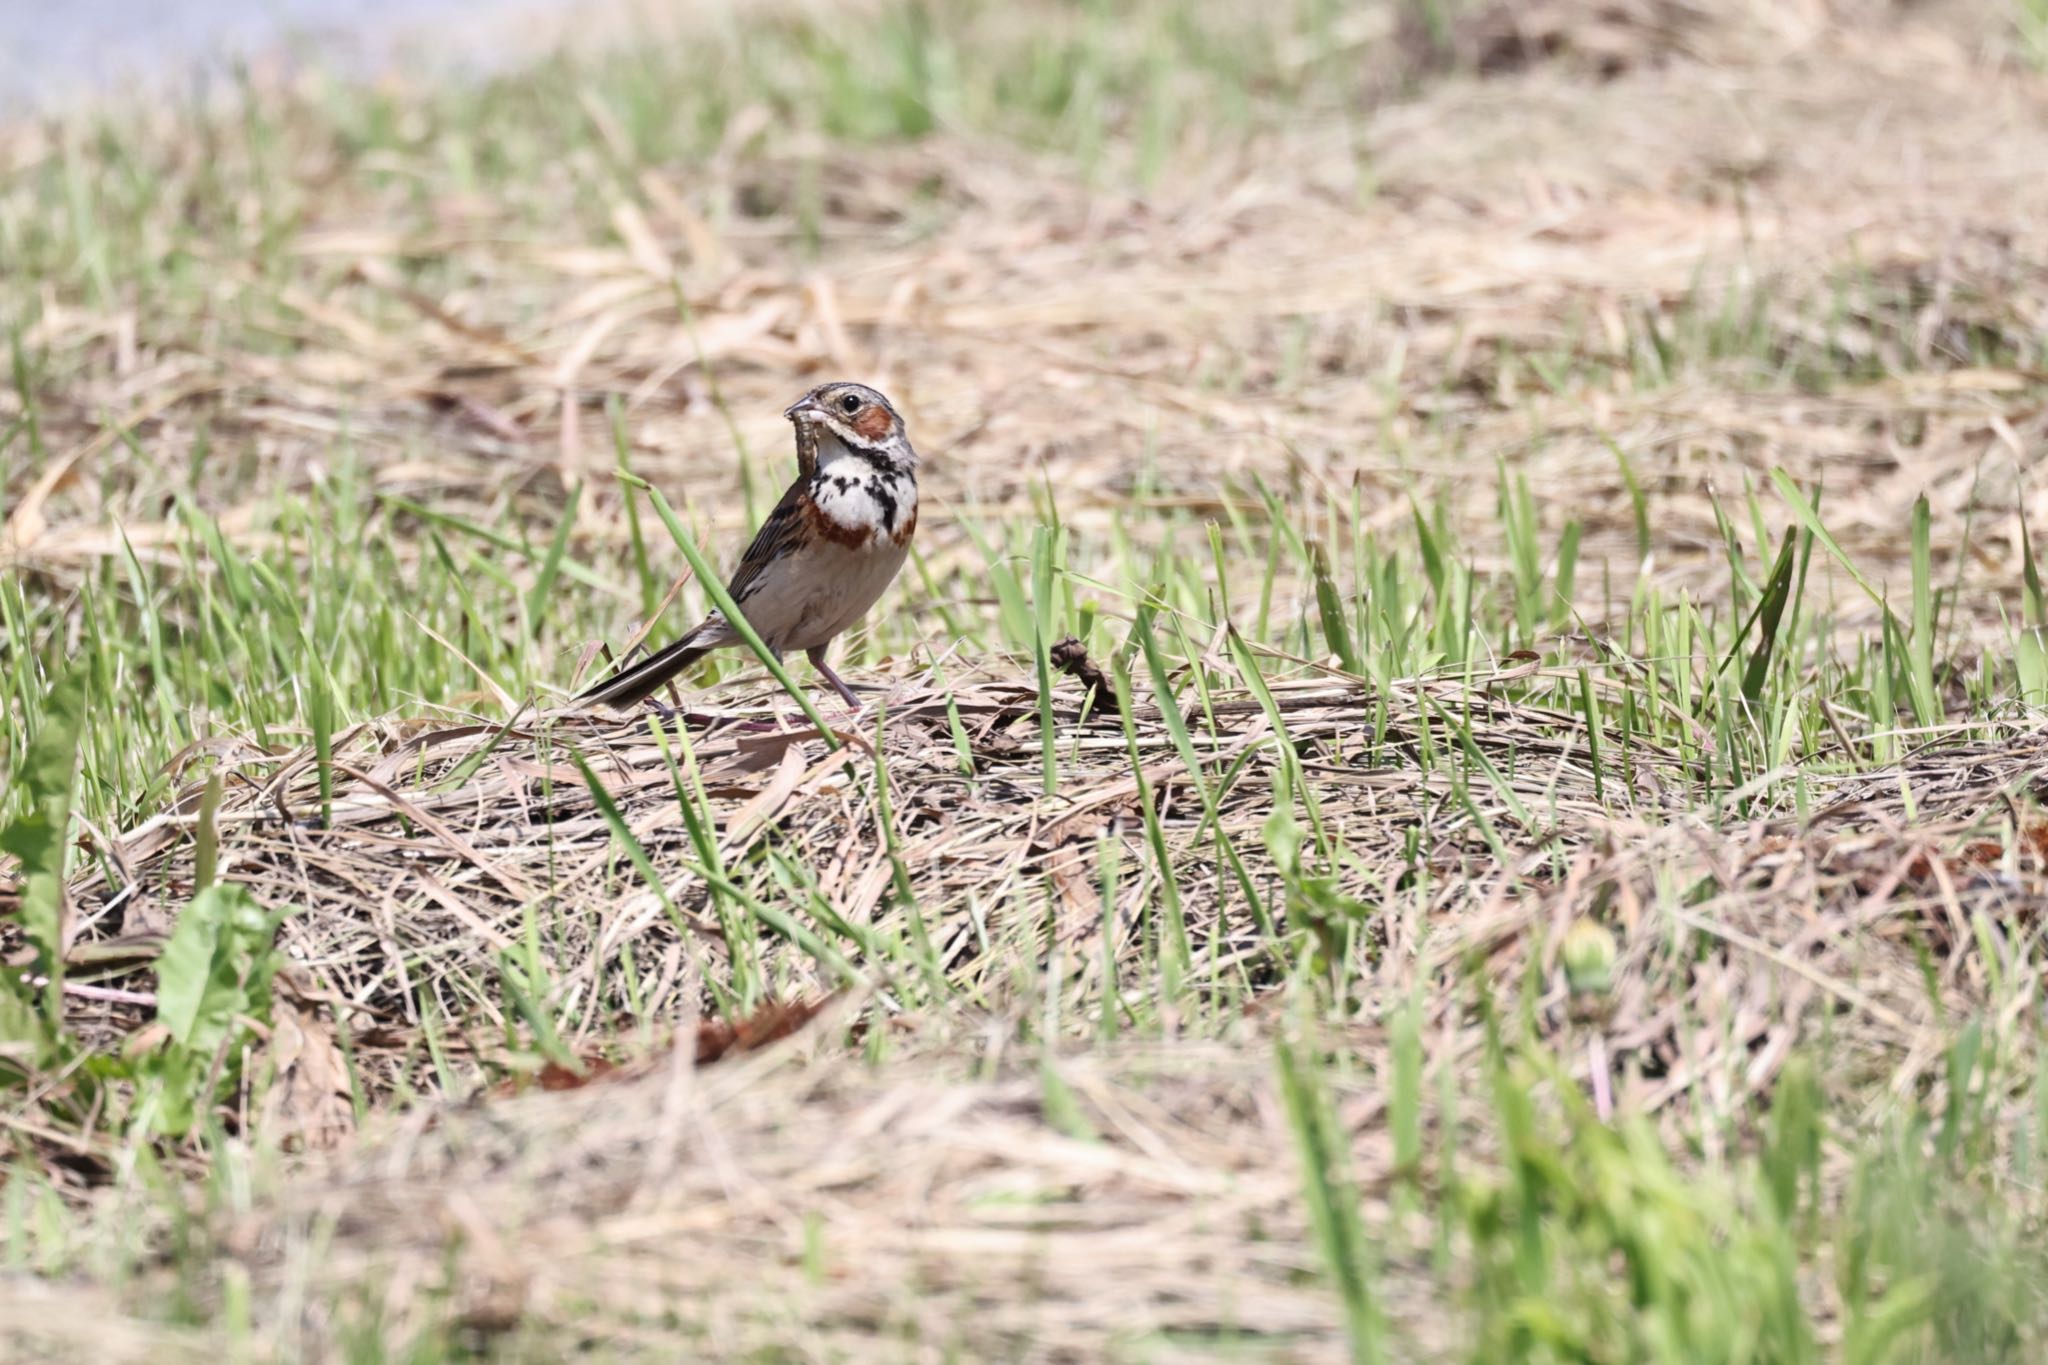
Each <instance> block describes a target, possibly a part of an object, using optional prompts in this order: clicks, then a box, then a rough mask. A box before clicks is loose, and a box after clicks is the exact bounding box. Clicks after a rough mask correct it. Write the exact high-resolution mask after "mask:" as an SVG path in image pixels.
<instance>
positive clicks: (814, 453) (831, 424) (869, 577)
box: [576, 382, 917, 708]
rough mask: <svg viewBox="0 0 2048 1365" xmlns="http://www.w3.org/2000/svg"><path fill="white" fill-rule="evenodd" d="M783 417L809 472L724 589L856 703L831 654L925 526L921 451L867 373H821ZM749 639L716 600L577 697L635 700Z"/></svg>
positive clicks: (616, 702)
mask: <svg viewBox="0 0 2048 1365" xmlns="http://www.w3.org/2000/svg"><path fill="white" fill-rule="evenodd" d="M783 416H785V417H787V418H788V419H789V420H790V421H791V422H794V423H795V424H796V435H797V463H798V466H799V471H800V472H799V473H798V475H797V480H796V482H795V483H793V484H791V485H790V486H789V491H788V492H786V493H784V494H783V495H782V501H780V502H778V503H776V504H775V510H774V511H772V512H770V513H769V514H768V519H767V520H766V521H764V522H762V523H761V529H760V530H759V531H758V532H756V533H755V535H754V540H753V543H752V544H751V545H749V546H747V552H746V554H745V555H743V556H741V558H740V566H739V568H738V569H736V570H735V571H734V572H733V576H732V582H730V583H729V584H727V585H726V591H727V592H728V593H729V594H731V596H732V600H733V603H734V604H735V605H736V606H738V607H739V608H740V610H741V611H742V612H743V613H744V614H745V616H746V618H747V623H748V624H749V625H751V626H753V628H754V630H755V631H756V633H758V634H759V635H760V637H761V640H762V643H764V644H766V645H767V646H768V648H769V649H771V650H773V651H774V653H775V656H776V657H777V658H778V659H779V658H781V657H782V654H783V652H784V651H786V650H792V649H801V650H803V651H804V654H805V656H806V657H808V658H809V659H810V661H811V666H812V667H813V668H815V669H817V670H818V672H819V673H820V674H821V675H822V676H823V677H824V679H825V681H827V682H829V683H831V684H832V686H833V687H834V688H836V689H837V690H838V692H839V695H840V696H842V697H844V698H845V699H846V704H847V705H848V706H852V707H856V708H857V707H859V705H860V698H859V697H857V696H855V695H854V692H853V689H852V688H850V687H848V686H847V685H846V684H845V683H844V682H842V681H841V680H840V678H839V675H838V674H837V673H834V672H833V671H832V669H831V667H830V666H829V665H827V664H826V662H825V647H826V646H827V645H829V644H831V643H832V641H833V640H834V639H835V638H837V637H838V635H839V634H840V633H841V632H842V631H844V630H846V629H847V627H849V626H851V625H852V624H853V623H854V622H856V621H858V620H860V618H861V617H862V616H864V615H866V614H867V610H868V608H869V607H872V606H873V605H874V604H875V600H876V599H877V598H879V597H880V596H881V595H882V591H883V590H884V589H885V588H887V587H888V586H889V584H890V582H891V581H892V580H893V579H894V578H895V577H896V573H897V570H899V569H901V568H902V567H903V560H904V557H905V556H906V555H907V554H909V552H910V537H911V533H912V532H914V531H916V530H917V452H916V451H915V450H913V449H911V446H910V438H909V437H908V436H906V435H905V434H904V431H903V419H902V418H901V417H899V416H897V415H896V409H895V408H893V407H891V406H890V405H889V400H888V399H886V398H884V397H883V396H882V395H881V394H879V393H877V392H875V390H873V389H871V388H868V387H867V386H866V385H864V384H852V383H845V382H838V383H831V384H820V385H819V386H818V387H817V388H815V389H812V390H811V391H810V392H809V393H807V394H805V395H804V396H803V397H802V398H800V399H798V400H797V401H796V402H795V403H793V404H791V405H790V407H789V408H788V410H787V411H785V412H784V413H783ZM740 643H742V641H741V640H740V637H739V633H738V632H737V631H735V630H734V629H733V628H732V625H731V623H729V622H728V621H727V620H726V619H725V617H724V616H722V615H720V614H719V613H718V612H717V611H713V612H712V613H711V614H710V615H709V616H707V617H705V618H704V620H703V621H702V622H701V623H700V624H699V625H698V626H697V627H696V629H694V630H692V631H690V632H689V633H688V634H686V635H684V636H683V637H682V638H681V639H680V640H677V641H676V642H675V643H674V644H672V645H670V646H669V647H668V648H666V649H663V650H660V651H658V652H656V653H654V654H651V655H649V656H648V657H647V658H646V659H643V660H642V661H641V662H639V663H637V664H634V665H632V666H631V667H629V668H626V669H623V670H621V671H620V672H618V673H615V674H613V675H612V676H611V677H609V678H607V679H605V680H604V681H603V682H601V683H599V684H597V686H595V687H592V688H590V689H589V690H588V691H586V692H584V693H583V694H581V695H580V696H578V697H577V698H576V700H577V701H579V702H588V703H595V704H602V705H607V706H616V707H626V706H631V705H633V704H634V703H636V702H640V701H644V700H645V699H647V698H648V697H650V696H653V695H654V693H655V691H656V689H658V688H659V687H660V686H661V685H662V684H663V683H665V682H667V681H668V680H669V679H670V678H673V677H674V676H676V674H678V673H680V672H682V671H683V670H684V669H686V668H688V667H689V666H690V665H691V664H694V663H696V662H697V660H699V659H701V658H703V657H704V656H705V655H706V654H707V653H709V652H710V651H712V650H714V649H721V648H724V647H726V646H729V645H737V644H740Z"/></svg>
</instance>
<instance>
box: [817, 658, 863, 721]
mask: <svg viewBox="0 0 2048 1365" xmlns="http://www.w3.org/2000/svg"><path fill="white" fill-rule="evenodd" d="M804 657H805V658H807V659H809V660H810V661H811V667H812V668H815V669H817V670H818V674H819V676H820V677H822V678H824V680H825V681H826V682H828V683H831V684H832V686H833V688H834V689H835V690H836V691H837V692H838V693H839V695H840V696H841V697H844V698H845V699H846V704H847V705H848V706H850V707H852V708H853V709H854V711H855V712H856V713H857V712H859V710H860V698H859V697H857V696H855V695H854V693H853V689H852V688H850V687H848V686H847V685H846V684H845V683H844V682H842V681H840V678H839V675H838V674H837V673H834V672H833V671H832V666H831V665H830V664H828V663H826V662H825V647H824V646H823V645H819V646H818V647H817V648H816V649H807V650H805V651H804Z"/></svg>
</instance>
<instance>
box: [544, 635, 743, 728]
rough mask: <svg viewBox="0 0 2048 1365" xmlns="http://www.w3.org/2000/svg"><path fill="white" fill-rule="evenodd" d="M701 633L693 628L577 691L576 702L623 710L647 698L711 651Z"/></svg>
mask: <svg viewBox="0 0 2048 1365" xmlns="http://www.w3.org/2000/svg"><path fill="white" fill-rule="evenodd" d="M703 633H704V632H703V631H701V630H693V631H691V632H690V633H689V634H688V635H685V636H684V637H683V638H682V639H680V640H678V641H676V642H675V643H674V644H672V645H670V646H669V647H668V648H666V649H662V650H658V651H656V652H655V653H653V654H650V655H648V656H647V657H646V658H644V659H642V660H641V661H640V662H639V663H637V664H634V665H633V666H632V667H631V668H628V669H625V670H624V671H622V672H619V673H614V674H613V675H612V676H611V677H609V678H606V679H605V680H604V681H603V682H601V683H599V684H598V685H597V686H595V687H591V688H586V689H585V690H584V691H582V692H579V693H577V695H576V700H577V702H578V703H580V704H582V705H586V706H616V707H620V708H622V709H623V708H624V707H628V706H632V705H634V704H636V703H638V702H643V701H645V700H647V699H648V698H649V697H651V696H653V695H654V693H655V691H656V690H657V689H659V688H660V686H661V685H662V684H663V683H665V682H667V681H668V680H669V679H670V678H673V677H674V676H675V675H676V674H678V673H680V672H682V671H683V670H684V669H686V668H688V667H689V666H690V665H691V664H693V663H696V662H697V660H699V659H701V658H703V657H704V656H705V655H706V654H709V653H710V652H711V650H710V649H709V648H708V647H707V646H704V645H701V644H699V643H698V639H699V637H700V636H702V635H703Z"/></svg>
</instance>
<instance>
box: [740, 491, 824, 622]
mask: <svg viewBox="0 0 2048 1365" xmlns="http://www.w3.org/2000/svg"><path fill="white" fill-rule="evenodd" d="M810 497H811V481H810V480H809V479H807V478H799V479H798V480H797V481H796V482H795V483H793V484H791V485H790V486H789V491H788V492H786V493H784V494H783V495H782V501H780V502H778V503H776V504H775V507H774V510H772V511H770V512H769V513H768V519H767V520H766V521H764V522H762V523H761V529H760V530H758V531H756V532H754V539H753V541H752V542H751V543H750V544H749V545H748V546H747V552H746V553H745V554H743V555H741V556H740V565H739V567H738V568H737V569H734V570H733V571H732V581H731V582H729V583H727V584H726V585H725V590H726V591H727V592H728V593H730V594H731V595H732V600H733V601H735V602H740V603H744V602H745V601H746V600H747V596H748V594H750V593H751V592H753V590H754V589H755V588H757V587H759V586H760V578H761V574H762V573H763V572H764V571H765V570H766V569H767V568H768V566H769V565H770V564H773V563H774V562H775V561H776V560H778V559H781V558H782V557H783V556H785V555H787V554H789V553H790V552H791V551H793V550H795V549H797V548H798V546H800V545H801V544H802V543H803V536H804V504H806V503H807V502H809V501H810Z"/></svg>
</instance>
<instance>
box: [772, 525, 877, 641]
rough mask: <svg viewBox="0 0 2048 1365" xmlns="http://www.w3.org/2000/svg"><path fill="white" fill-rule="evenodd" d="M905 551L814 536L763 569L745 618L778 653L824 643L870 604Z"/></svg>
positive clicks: (839, 632) (873, 601)
mask: <svg viewBox="0 0 2048 1365" xmlns="http://www.w3.org/2000/svg"><path fill="white" fill-rule="evenodd" d="M909 552H910V551H909V546H908V545H892V544H890V543H889V542H888V541H886V540H884V541H882V542H881V543H880V544H876V545H872V546H868V547H863V548H861V549H858V550H855V549H849V548H847V547H846V546H843V545H837V544H834V543H832V542H831V541H819V542H817V543H815V544H813V545H811V546H810V547H808V548H806V549H804V550H800V551H798V552H797V553H795V554H792V555H789V556H787V557H785V558H783V559H780V560H777V561H776V562H775V563H774V564H772V565H770V566H769V567H768V568H767V569H765V570H764V571H763V572H762V575H761V580H760V583H759V585H758V586H757V587H756V588H755V589H754V591H753V592H751V593H749V594H748V595H747V600H746V604H745V606H744V608H743V609H744V610H745V612H746V615H747V621H748V623H749V624H751V625H752V626H753V627H754V629H755V630H756V631H758V632H759V633H760V636H761V639H762V640H763V642H765V643H766V644H767V646H768V647H769V648H770V649H772V650H774V651H775V652H776V653H778V654H779V653H782V652H783V651H785V650H794V649H817V648H819V647H821V646H823V645H826V644H829V643H831V641H832V640H833V639H834V638H836V637H837V636H839V635H840V634H841V633H843V632H844V631H845V630H846V629H847V628H848V627H849V626H851V625H853V624H854V622H856V621H858V620H860V618H861V617H863V616H865V615H866V614H867V610H868V608H869V607H872V606H873V605H875V602H876V600H877V599H878V598H880V597H881V595H882V593H883V592H884V591H886V590H887V588H888V586H889V584H890V583H891V582H892V581H894V580H895V577H896V573H897V571H898V570H899V569H901V568H902V567H903V560H904V558H905V556H907V555H908V554H909Z"/></svg>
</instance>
